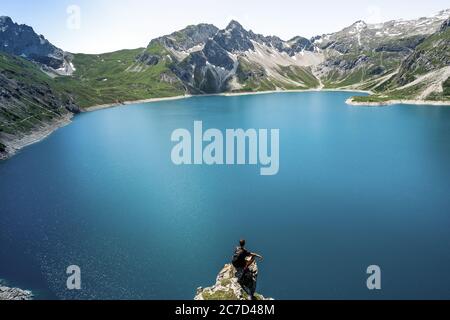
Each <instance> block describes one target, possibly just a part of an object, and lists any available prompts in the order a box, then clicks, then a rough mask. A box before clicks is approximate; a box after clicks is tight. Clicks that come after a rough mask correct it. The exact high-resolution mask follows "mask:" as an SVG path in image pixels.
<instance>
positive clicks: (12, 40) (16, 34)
mask: <svg viewBox="0 0 450 320" xmlns="http://www.w3.org/2000/svg"><path fill="white" fill-rule="evenodd" d="M0 52H4V53H7V54H12V55H17V56H22V57H24V58H26V59H29V60H32V61H35V62H39V63H42V64H44V65H46V66H48V67H51V68H54V69H58V68H61V67H62V66H63V65H64V64H65V61H64V60H65V58H66V53H65V52H64V51H63V50H61V49H58V48H57V47H55V46H54V45H52V44H51V43H50V42H49V41H48V40H47V39H45V38H44V36H42V35H38V34H36V33H35V32H34V30H33V28H31V27H29V26H27V25H19V24H17V23H14V22H13V21H12V20H11V18H9V17H0Z"/></svg>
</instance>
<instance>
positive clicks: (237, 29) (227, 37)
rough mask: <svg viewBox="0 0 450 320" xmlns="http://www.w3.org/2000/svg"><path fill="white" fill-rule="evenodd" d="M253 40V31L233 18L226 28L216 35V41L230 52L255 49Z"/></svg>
mask: <svg viewBox="0 0 450 320" xmlns="http://www.w3.org/2000/svg"><path fill="white" fill-rule="evenodd" d="M251 40H252V33H250V32H248V31H247V30H245V29H244V27H243V26H242V25H241V24H240V23H239V22H237V21H235V20H232V21H231V22H230V23H229V24H228V26H227V27H226V28H225V30H221V31H219V32H218V33H217V34H216V36H215V37H214V41H216V42H217V43H218V44H219V45H220V46H221V47H222V48H224V49H225V50H226V51H228V52H237V51H239V52H243V51H247V50H254V49H255V48H254V46H253V43H252V41H251Z"/></svg>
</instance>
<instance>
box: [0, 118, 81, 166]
mask: <svg viewBox="0 0 450 320" xmlns="http://www.w3.org/2000/svg"><path fill="white" fill-rule="evenodd" d="M72 118H73V113H67V114H65V115H63V116H61V117H60V118H58V119H55V120H53V121H51V122H49V123H46V124H45V125H43V126H41V127H40V128H37V129H34V130H33V131H32V132H31V133H29V134H25V135H23V136H20V137H11V138H10V139H7V140H6V141H3V144H5V145H6V149H5V152H0V160H6V159H8V158H10V157H12V156H13V155H15V154H16V153H17V152H18V151H19V150H20V149H22V148H25V147H27V146H29V145H32V144H34V143H36V142H39V141H41V140H43V139H45V138H47V137H48V136H49V135H50V134H52V133H53V132H54V131H55V130H57V129H59V128H62V127H64V126H66V125H68V124H69V123H71V120H72Z"/></svg>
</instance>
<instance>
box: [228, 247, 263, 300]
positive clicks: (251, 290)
mask: <svg viewBox="0 0 450 320" xmlns="http://www.w3.org/2000/svg"><path fill="white" fill-rule="evenodd" d="M256 258H260V259H263V257H262V256H260V255H259V254H256V253H252V252H250V251H248V250H247V249H245V240H241V241H240V242H239V247H237V248H236V251H235V252H234V255H233V261H232V264H233V266H234V267H235V268H236V278H238V281H239V284H240V285H241V287H242V289H244V290H245V291H246V292H247V293H248V295H249V299H250V300H253V299H254V294H255V292H256V281H257V278H258V267H257V266H256V263H255V262H256Z"/></svg>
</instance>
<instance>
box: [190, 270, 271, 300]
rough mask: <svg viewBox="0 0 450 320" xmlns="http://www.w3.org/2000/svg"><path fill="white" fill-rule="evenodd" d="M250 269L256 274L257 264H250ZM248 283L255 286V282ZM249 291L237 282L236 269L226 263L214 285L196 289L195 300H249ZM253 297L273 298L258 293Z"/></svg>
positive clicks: (260, 298)
mask: <svg viewBox="0 0 450 320" xmlns="http://www.w3.org/2000/svg"><path fill="white" fill-rule="evenodd" d="M252 271H253V272H254V273H255V274H256V275H257V274H258V266H257V265H256V263H255V264H254V265H253V266H252ZM255 281H256V277H255ZM248 285H249V286H252V285H255V286H256V282H255V283H249V284H248ZM249 292H251V288H249V287H247V286H245V285H244V286H242V285H241V284H239V280H238V278H237V277H236V269H235V268H234V267H233V266H232V265H231V264H227V265H225V267H224V268H223V269H222V271H220V272H219V275H218V276H217V280H216V284H215V285H213V286H212V287H208V288H198V289H197V295H196V296H195V300H249ZM255 299H256V300H273V299H271V298H265V297H263V296H262V295H260V294H258V293H257V294H255Z"/></svg>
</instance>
